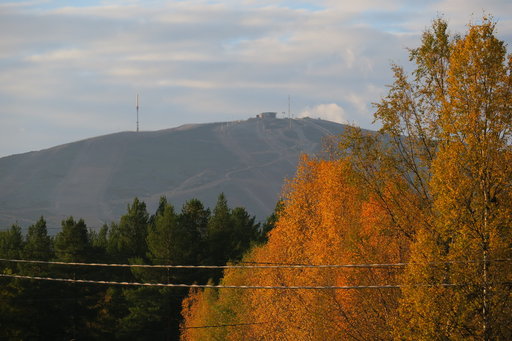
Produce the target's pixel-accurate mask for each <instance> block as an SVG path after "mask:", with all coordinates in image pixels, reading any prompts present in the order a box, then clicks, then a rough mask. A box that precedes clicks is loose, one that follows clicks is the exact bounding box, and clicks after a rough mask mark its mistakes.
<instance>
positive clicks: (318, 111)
mask: <svg viewBox="0 0 512 341" xmlns="http://www.w3.org/2000/svg"><path fill="white" fill-rule="evenodd" d="M298 117H299V118H301V117H311V118H321V119H324V120H328V121H333V122H338V123H347V117H346V113H345V110H343V108H342V107H340V106H339V105H337V104H336V103H330V104H319V105H316V106H314V107H312V108H306V109H304V110H303V111H302V112H301V113H300V114H299V115H298Z"/></svg>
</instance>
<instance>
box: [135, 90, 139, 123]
mask: <svg viewBox="0 0 512 341" xmlns="http://www.w3.org/2000/svg"><path fill="white" fill-rule="evenodd" d="M135 108H136V109H137V132H139V94H137V97H136V99H135Z"/></svg>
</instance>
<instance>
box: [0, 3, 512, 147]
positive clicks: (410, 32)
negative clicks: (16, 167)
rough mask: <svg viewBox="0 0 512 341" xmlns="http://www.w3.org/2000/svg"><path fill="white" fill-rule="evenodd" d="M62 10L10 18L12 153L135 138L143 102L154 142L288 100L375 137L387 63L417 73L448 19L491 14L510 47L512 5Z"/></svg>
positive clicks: (1, 26)
mask: <svg viewBox="0 0 512 341" xmlns="http://www.w3.org/2000/svg"><path fill="white" fill-rule="evenodd" d="M63 3H65V2H61V1H51V0H50V1H30V2H16V3H11V4H4V5H3V6H0V30H1V31H2V32H8V34H6V35H4V37H3V38H2V39H1V40H0V101H1V102H2V103H3V105H2V106H0V145H2V147H3V153H14V152H23V151H25V150H29V149H39V148H44V147H50V146H51V145H48V143H49V142H48V141H49V140H48V139H40V136H41V135H44V134H51V135H52V137H55V138H52V139H51V142H52V143H64V142H70V139H71V140H72V137H73V136H77V137H84V136H95V135H99V134H104V133H108V132H113V131H117V130H127V129H133V126H134V124H133V123H134V122H133V121H134V119H133V117H132V116H133V114H134V108H133V96H134V94H135V93H137V92H138V93H140V94H141V96H142V100H143V101H144V102H143V103H144V107H143V110H142V111H141V115H142V117H141V126H142V127H144V129H148V130H155V129H162V128H168V127H171V126H176V125H180V124H183V123H188V122H211V121H223V120H230V119H245V118H248V117H252V116H253V115H254V114H256V113H258V112H262V111H277V112H282V111H287V104H288V103H287V98H288V95H290V96H291V97H292V111H293V112H301V113H302V112H306V111H307V112H309V113H310V115H311V116H315V115H316V116H320V117H322V118H325V119H333V120H346V121H349V122H353V123H356V124H360V125H362V126H363V127H365V128H370V127H371V125H370V123H371V121H372V119H371V117H372V110H373V108H372V106H371V103H372V102H376V101H378V100H379V97H380V96H382V95H383V94H384V93H385V85H386V84H389V83H390V82H391V81H392V74H391V72H390V67H389V64H390V62H396V63H398V64H406V65H407V62H408V52H407V50H406V47H415V46H417V45H418V44H419V41H420V35H421V32H422V31H423V29H424V28H425V27H428V26H429V25H430V22H431V20H432V19H433V18H434V17H435V16H436V15H437V13H444V14H445V17H446V18H447V19H448V21H449V22H453V23H454V26H455V27H454V29H453V31H454V32H461V31H463V30H464V29H465V27H464V24H465V23H467V22H469V20H470V19H471V14H472V13H476V15H479V14H480V10H479V8H480V7H482V8H486V9H487V10H488V11H489V12H490V13H494V14H495V15H496V17H497V19H498V20H499V24H498V31H499V36H500V37H502V39H505V40H506V42H508V43H509V46H510V42H511V39H512V25H511V22H512V18H511V17H512V15H511V14H507V13H512V10H511V7H510V6H511V5H510V4H508V3H507V2H505V1H498V0H491V1H484V0H470V1H468V2H467V3H468V6H466V5H464V4H466V2H463V1H462V0H436V1H434V0H430V1H424V2H421V4H420V3H418V2H410V1H406V0H390V1H386V2H382V1H378V0H360V1H357V2H347V1H339V0H315V1H312V0H309V1H307V0H301V1H288V0H287V1H279V0H277V1H276V0H219V1H215V2H212V1H210V0H190V1H160V0H155V1H142V0H131V1H124V0H110V1H92V2H89V1H78V2H66V6H63V5H62V4H63ZM461 9H463V10H461ZM507 39H508V40H507ZM322 115H323V116H322ZM85 121H88V122H89V121H90V122H93V123H91V124H84V122H85ZM94 122H97V123H94ZM43 126H44V127H45V131H44V132H43V131H41V130H39V129H41V128H40V127H43ZM7 127H11V128H12V127H23V128H24V129H25V133H24V134H33V135H32V136H33V138H30V137H28V136H26V138H25V139H23V140H22V141H21V142H20V140H19V139H18V138H16V137H15V136H14V134H15V132H16V131H18V130H17V129H11V128H7ZM36 132H37V133H36ZM59 137H62V139H61V140H58V138H59ZM38 140H40V141H41V142H40V144H38V142H37V141H38ZM23 141H30V144H29V142H26V143H25V142H23ZM59 141H60V142H59ZM2 155H5V154H2V151H0V156H2Z"/></svg>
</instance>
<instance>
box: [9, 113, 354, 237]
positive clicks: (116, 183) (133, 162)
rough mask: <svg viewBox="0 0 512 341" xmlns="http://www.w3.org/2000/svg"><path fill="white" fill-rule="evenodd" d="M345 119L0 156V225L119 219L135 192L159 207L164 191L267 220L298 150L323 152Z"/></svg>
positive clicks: (129, 135) (208, 127)
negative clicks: (222, 199)
mask: <svg viewBox="0 0 512 341" xmlns="http://www.w3.org/2000/svg"><path fill="white" fill-rule="evenodd" d="M343 129H344V126H343V125H342V124H338V123H333V122H329V121H324V120H317V119H310V118H305V119H295V120H291V123H290V120H289V119H273V118H264V119H262V118H251V119H248V120H246V121H237V122H224V123H209V124H191V125H184V126H180V127H177V128H173V129H166V130H160V131H153V132H138V133H137V132H122V133H116V134H111V135H105V136H100V137H95V138H91V139H87V140H82V141H78V142H74V143H69V144H65V145H61V146H57V147H54V148H50V149H46V150H42V151H36V152H29V153H25V154H18V155H12V156H8V157H4V158H0V226H1V227H2V228H7V227H9V226H10V225H11V224H13V223H15V222H18V223H19V224H20V225H21V226H24V227H25V226H27V225H28V224H31V223H33V222H34V221H35V220H36V219H37V218H39V217H40V216H41V215H43V216H44V217H45V218H46V219H47V221H48V222H49V226H53V227H58V226H60V221H61V220H62V219H64V218H66V217H67V216H70V215H72V216H74V217H75V218H84V219H85V221H86V223H87V224H88V226H90V227H99V226H101V225H102V224H103V223H109V222H111V221H116V220H118V219H119V217H120V216H121V215H122V214H123V213H124V212H126V208H127V205H128V204H129V203H130V202H131V201H132V200H133V198H134V197H139V198H140V199H141V200H143V201H145V202H146V203H147V204H148V209H149V211H150V212H153V211H154V209H155V208H156V205H157V203H158V200H159V198H160V197H161V196H167V198H168V200H169V202H171V203H172V204H174V205H175V207H176V208H177V209H180V208H181V205H182V203H183V202H185V201H186V200H188V199H191V198H198V199H200V200H201V201H203V203H204V204H205V205H206V206H210V207H212V206H213V205H214V204H215V201H216V198H217V196H218V195H219V193H221V192H224V193H225V194H226V196H227V199H228V203H229V204H230V206H231V207H235V206H244V207H246V208H247V210H248V211H249V212H250V213H251V214H254V215H256V217H257V219H259V220H263V219H265V218H266V217H267V216H268V215H269V214H270V213H271V212H272V210H273V208H274V206H275V204H276V201H277V200H278V198H279V195H280V192H281V189H282V186H283V183H284V182H283V180H284V179H285V178H287V177H291V176H293V174H294V172H295V170H296V166H297V162H298V158H299V155H300V154H301V153H308V154H314V153H317V152H319V151H320V149H321V145H322V138H323V137H325V136H327V135H335V134H340V133H342V132H343Z"/></svg>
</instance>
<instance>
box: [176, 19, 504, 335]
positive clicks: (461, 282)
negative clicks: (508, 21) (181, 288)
mask: <svg viewBox="0 0 512 341" xmlns="http://www.w3.org/2000/svg"><path fill="white" fill-rule="evenodd" d="M411 60H412V61H413V62H414V63H415V64H416V69H415V70H414V72H413V73H412V74H411V75H408V74H406V72H405V71H404V70H403V69H402V68H401V67H399V66H393V70H394V73H395V81H394V84H393V85H392V86H391V87H390V91H389V93H388V95H387V96H386V97H385V98H383V99H382V100H381V102H380V103H378V104H376V108H377V111H376V114H375V117H376V120H377V121H379V122H380V123H381V126H382V129H381V130H380V132H379V133H378V134H369V133H367V132H364V131H361V130H360V129H357V128H351V129H350V131H348V132H347V133H346V134H345V135H344V136H343V137H341V138H340V139H339V140H337V141H336V143H335V145H336V148H334V149H332V148H331V153H332V155H331V157H330V161H325V160H318V159H311V158H307V157H304V158H303V159H302V161H301V162H300V165H299V169H298V172H297V175H296V177H295V178H294V179H293V180H291V181H290V182H289V184H288V185H287V187H286V191H285V194H284V208H283V209H282V211H281V212H280V214H279V219H278V221H277V224H276V227H275V228H274V229H273V230H272V231H271V232H270V233H269V239H268V242H267V243H266V244H265V245H262V246H258V247H255V248H253V249H252V250H251V251H250V252H249V253H248V254H247V255H246V256H245V258H244V259H243V261H244V262H252V263H257V264H260V263H264V264H267V263H272V264H274V263H277V264H360V263H407V264H408V265H407V266H406V267H405V268H399V267H396V268H358V269H340V268H336V269H332V268H331V269H324V268H303V269H228V270H226V271H225V272H224V278H223V279H222V284H226V285H279V286H289V285H319V286H341V285H383V284H397V285H400V286H401V287H400V288H398V289H357V290H283V289H281V290H241V289H233V290H213V289H207V290H205V291H192V292H191V293H190V296H189V297H188V298H187V299H186V300H185V302H184V308H183V316H184V317H185V321H184V323H183V325H182V339H183V340H339V339H353V340H385V339H409V340H433V339H447V340H448V339H450V340H463V339H474V340H480V339H481V340H491V339H503V340H505V339H511V338H512V327H511V325H512V308H511V307H512V302H511V301H512V292H511V290H510V282H511V280H512V278H511V277H512V269H511V267H512V263H511V261H510V259H511V258H512V250H511V243H512V235H511V223H512V197H511V196H512V186H511V182H512V148H511V138H512V112H511V106H512V105H511V103H512V75H511V71H512V58H511V57H510V56H506V48H505V45H504V44H503V42H501V41H500V40H498V39H497V38H496V36H495V23H494V22H493V21H492V20H490V19H487V18H484V19H483V20H482V23H481V24H479V25H470V26H469V29H468V32H467V33H466V35H464V36H462V37H460V36H451V35H449V33H448V29H447V24H446V22H445V21H444V20H443V19H437V20H435V21H434V22H433V25H432V27H431V28H430V29H429V30H427V31H426V32H425V33H424V34H423V38H422V44H421V46H420V47H419V48H417V49H413V50H411ZM409 78H411V79H409ZM205 326H208V328H202V327H205ZM192 327H194V328H192ZM196 327H200V328H196Z"/></svg>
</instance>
